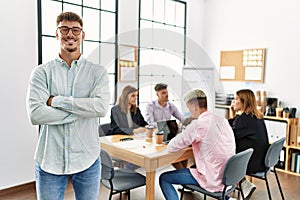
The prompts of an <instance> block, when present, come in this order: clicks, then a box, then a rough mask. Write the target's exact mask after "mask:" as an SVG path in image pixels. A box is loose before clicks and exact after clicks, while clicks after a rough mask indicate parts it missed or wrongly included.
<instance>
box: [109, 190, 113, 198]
mask: <svg viewBox="0 0 300 200" xmlns="http://www.w3.org/2000/svg"><path fill="white" fill-rule="evenodd" d="M112 195H113V191H112V190H110V193H109V200H111V198H112Z"/></svg>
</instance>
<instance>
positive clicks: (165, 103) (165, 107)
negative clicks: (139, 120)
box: [145, 83, 184, 127]
mask: <svg viewBox="0 0 300 200" xmlns="http://www.w3.org/2000/svg"><path fill="white" fill-rule="evenodd" d="M154 90H155V91H156V95H157V97H158V99H157V100H155V101H151V102H150V103H149V104H148V105H147V108H146V116H145V118H146V121H147V123H148V124H152V125H154V126H155V127H156V126H157V125H156V123H155V122H157V121H162V120H169V119H171V117H172V116H174V117H175V118H176V119H178V120H179V121H180V122H183V121H184V116H183V115H182V114H181V113H180V112H179V111H178V109H177V108H176V106H175V105H174V104H172V103H170V102H169V94H168V85H167V84H164V83H158V84H156V85H155V87H154Z"/></svg>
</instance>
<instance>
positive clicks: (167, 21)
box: [138, 0, 186, 112]
mask: <svg viewBox="0 0 300 200" xmlns="http://www.w3.org/2000/svg"><path fill="white" fill-rule="evenodd" d="M139 15H140V16H139V18H140V20H139V80H138V87H139V106H140V108H141V110H142V112H143V111H145V107H146V105H147V103H148V102H149V101H150V100H155V99H156V98H157V96H156V93H155V91H154V86H155V84H156V83H159V82H163V83H166V84H168V90H169V100H170V101H171V102H172V103H174V104H175V105H176V106H177V108H178V109H179V110H182V109H181V96H182V90H181V87H182V84H181V83H182V68H183V66H184V65H185V52H186V50H185V49H186V45H185V42H186V2H183V1H179V0H140V14H139ZM150 91H151V92H150Z"/></svg>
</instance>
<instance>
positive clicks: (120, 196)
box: [120, 192, 122, 200]
mask: <svg viewBox="0 0 300 200" xmlns="http://www.w3.org/2000/svg"><path fill="white" fill-rule="evenodd" d="M120 200H122V192H120Z"/></svg>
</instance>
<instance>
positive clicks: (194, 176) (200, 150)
mask: <svg viewBox="0 0 300 200" xmlns="http://www.w3.org/2000/svg"><path fill="white" fill-rule="evenodd" d="M184 101H185V103H186V105H187V108H188V109H189V111H190V113H191V117H193V118H196V119H195V120H193V121H192V122H191V123H190V124H189V125H188V126H187V127H186V128H185V130H183V131H182V133H180V134H178V135H176V137H174V138H173V139H172V140H171V141H170V143H169V144H168V146H167V148H168V151H169V152H176V151H179V150H180V149H183V148H186V147H188V146H190V145H192V148H193V152H194V160H195V163H196V168H190V169H189V168H186V169H177V170H174V171H169V172H164V173H163V174H161V175H160V177H159V185H160V187H161V190H162V192H163V195H164V197H165V199H167V200H176V199H178V195H177V192H176V190H175V188H174V187H173V184H189V185H197V186H199V185H200V186H201V187H202V188H204V189H206V190H208V191H211V192H217V191H222V189H223V184H222V173H223V170H224V167H225V164H226V162H227V160H228V159H229V158H230V157H231V156H233V155H234V154H235V142H234V135H233V131H232V128H231V127H230V125H229V123H228V121H227V120H226V119H225V118H222V117H219V116H217V115H214V114H212V113H211V112H209V111H208V110H207V98H206V95H205V93H204V92H203V91H201V90H198V89H195V90H192V91H191V92H189V93H187V94H186V95H185V97H184Z"/></svg>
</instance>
